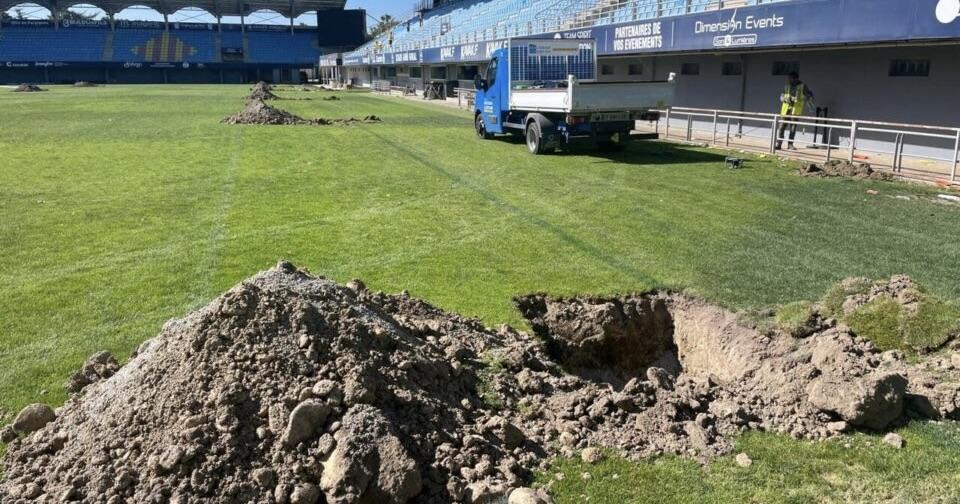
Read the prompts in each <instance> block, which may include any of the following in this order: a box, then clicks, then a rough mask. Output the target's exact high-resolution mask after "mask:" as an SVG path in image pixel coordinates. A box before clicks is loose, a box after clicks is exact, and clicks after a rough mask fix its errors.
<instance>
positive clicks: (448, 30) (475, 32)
mask: <svg viewBox="0 0 960 504" xmlns="http://www.w3.org/2000/svg"><path fill="white" fill-rule="evenodd" d="M784 1H791V0H723V1H721V0H461V1H455V2H449V3H446V4H444V5H442V6H440V7H438V8H436V9H434V10H431V11H428V12H426V13H424V14H423V17H422V18H419V17H413V18H411V19H409V20H407V21H405V22H403V23H401V24H400V25H399V26H397V27H396V28H395V29H393V30H392V31H391V32H389V33H386V34H383V35H381V36H379V37H377V38H376V39H375V40H373V41H371V42H369V43H367V44H366V45H364V46H363V47H361V48H359V49H357V51H355V52H354V53H352V54H353V55H361V56H367V55H369V54H371V53H374V52H379V51H393V52H399V51H415V50H419V49H427V48H435V47H442V46H450V45H459V44H467V43H473V42H483V41H488V40H500V39H505V38H511V37H523V36H528V35H535V34H538V33H549V32H553V31H558V30H566V29H574V28H583V27H592V26H603V25H608V24H614V23H626V22H631V21H639V20H644V19H653V18H657V17H667V16H677V15H682V14H689V13H695V12H705V11H709V10H716V9H721V8H735V7H743V6H746V5H757V4H763V3H772V2H784Z"/></svg>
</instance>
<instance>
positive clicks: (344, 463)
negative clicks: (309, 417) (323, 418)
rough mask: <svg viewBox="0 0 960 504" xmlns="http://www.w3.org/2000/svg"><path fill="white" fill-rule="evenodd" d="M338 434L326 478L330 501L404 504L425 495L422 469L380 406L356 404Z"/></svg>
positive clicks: (323, 482)
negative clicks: (394, 431)
mask: <svg viewBox="0 0 960 504" xmlns="http://www.w3.org/2000/svg"><path fill="white" fill-rule="evenodd" d="M334 437H335V438H336V441H337V447H336V448H335V449H334V451H333V453H332V454H331V455H330V458H329V459H328V460H327V461H326V462H325V463H324V468H323V476H322V477H321V479H320V488H321V489H322V490H323V493H324V495H325V496H326V502H327V504H349V503H353V502H382V503H384V504H403V503H405V502H407V501H408V500H410V499H411V498H413V497H414V496H416V495H417V494H419V493H420V490H421V488H422V486H423V483H422V480H421V476H420V469H419V467H418V466H417V463H416V461H415V460H413V459H412V458H411V457H410V455H409V453H408V452H407V450H406V448H405V447H404V446H403V443H401V442H400V440H399V439H398V438H397V437H396V434H395V433H393V432H392V428H391V425H390V423H389V421H388V420H387V419H386V418H384V417H383V414H382V413H380V411H379V410H377V409H375V408H373V407H371V406H368V405H365V404H359V405H356V406H354V407H353V408H351V409H350V411H348V412H347V413H346V415H344V417H343V425H342V427H341V428H340V430H339V431H337V434H336V436H334Z"/></svg>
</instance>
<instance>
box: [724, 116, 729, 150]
mask: <svg viewBox="0 0 960 504" xmlns="http://www.w3.org/2000/svg"><path fill="white" fill-rule="evenodd" d="M723 144H724V145H725V146H727V147H730V118H729V117H727V137H726V138H725V139H724V141H723Z"/></svg>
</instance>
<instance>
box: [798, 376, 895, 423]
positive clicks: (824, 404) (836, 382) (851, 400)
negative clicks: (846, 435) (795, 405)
mask: <svg viewBox="0 0 960 504" xmlns="http://www.w3.org/2000/svg"><path fill="white" fill-rule="evenodd" d="M906 390H907V380H906V379H905V378H904V377H903V376H900V375H899V374H896V373H873V374H871V375H870V376H866V377H860V378H846V377H837V376H830V375H824V376H821V377H819V378H817V379H815V380H814V381H813V382H812V383H811V384H810V385H809V387H808V388H807V392H808V393H809V395H810V402H811V403H812V404H813V405H814V406H816V407H817V408H819V409H820V410H822V411H826V412H830V413H835V414H837V415H840V417H842V418H843V419H844V420H845V421H847V422H848V423H849V424H851V425H856V426H860V427H866V428H868V429H873V430H882V429H883V428H885V427H886V426H887V425H889V424H890V422H892V421H893V420H895V419H897V418H898V417H900V415H901V414H902V413H903V400H904V394H905V393H906Z"/></svg>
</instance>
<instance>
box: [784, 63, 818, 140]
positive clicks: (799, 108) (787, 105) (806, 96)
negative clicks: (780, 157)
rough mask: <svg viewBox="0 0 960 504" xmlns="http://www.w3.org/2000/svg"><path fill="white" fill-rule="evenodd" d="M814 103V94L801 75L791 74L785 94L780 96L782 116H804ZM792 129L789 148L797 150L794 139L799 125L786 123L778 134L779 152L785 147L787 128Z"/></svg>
mask: <svg viewBox="0 0 960 504" xmlns="http://www.w3.org/2000/svg"><path fill="white" fill-rule="evenodd" d="M812 101H813V92H812V91H810V88H808V87H807V85H806V84H804V83H803V81H801V80H800V74H798V73H797V72H790V75H788V76H787V85H786V86H784V88H783V94H782V95H780V115H782V116H802V115H803V114H804V112H806V108H807V105H808V104H809V103H811V102H812ZM788 127H789V128H790V141H789V142H788V143H787V148H788V149H791V150H796V147H794V146H793V139H795V138H796V137H797V125H796V124H787V122H786V121H783V123H782V124H781V125H780V132H779V133H777V150H780V148H781V147H783V135H784V133H786V131H787V128H788Z"/></svg>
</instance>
